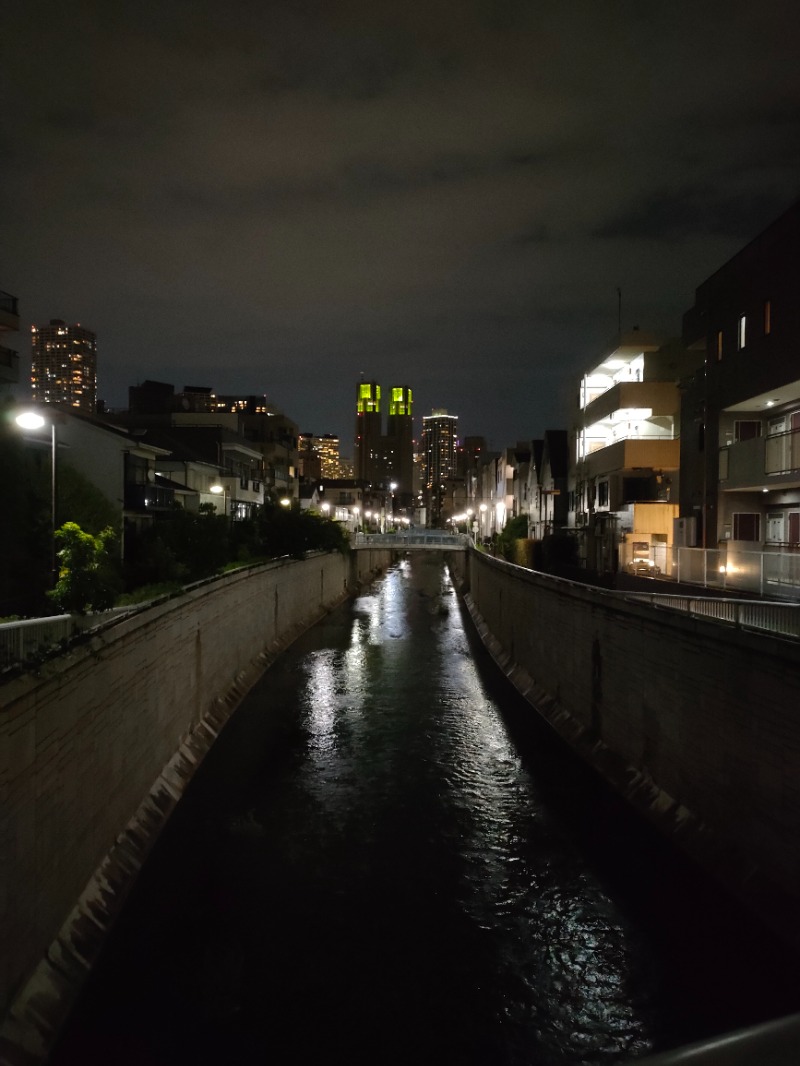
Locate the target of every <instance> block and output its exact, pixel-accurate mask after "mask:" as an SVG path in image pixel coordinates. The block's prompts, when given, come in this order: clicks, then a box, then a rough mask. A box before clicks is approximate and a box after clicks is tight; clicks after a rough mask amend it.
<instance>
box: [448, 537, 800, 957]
mask: <svg viewBox="0 0 800 1066" xmlns="http://www.w3.org/2000/svg"><path fill="white" fill-rule="evenodd" d="M456 565H457V566H460V567H462V569H461V570H460V575H459V576H460V580H461V581H462V583H463V584H464V587H465V589H467V590H468V591H467V592H466V600H467V603H468V605H469V609H470V611H471V613H472V616H473V620H474V622H475V624H476V626H477V628H478V630H479V632H480V633H481V636H482V639H483V641H484V643H485V645H486V646H487V648H488V649H489V650H490V652H491V653H492V655H493V657H494V659H495V661H496V662H497V663H498V665H499V666H500V667H501V669H502V670H503V672H504V673H505V674H506V675H507V676H508V677H509V679H510V680H511V681H512V683H513V684H514V685H515V686H516V688H517V689H518V691H520V692H521V693H522V694H523V695H524V697H525V698H526V699H527V700H528V701H529V702H530V703H531V704H532V705H533V706H534V707H535V708H536V709H537V711H538V712H539V713H540V714H541V715H542V716H543V717H544V719H545V720H546V721H547V722H549V724H550V725H551V726H552V727H553V728H554V729H555V730H556V732H557V733H558V734H559V736H561V737H562V738H563V739H564V740H566V741H567V742H568V743H569V744H570V746H571V747H572V748H573V749H574V750H575V751H576V752H578V753H579V754H580V756H581V757H582V758H583V759H585V760H586V761H587V762H588V763H589V764H590V765H592V766H594V767H595V768H596V769H597V770H598V771H599V772H600V773H601V774H602V775H603V776H604V777H605V779H606V780H608V781H609V782H610V783H611V784H612V785H613V786H614V787H615V788H616V789H617V790H618V791H619V792H620V793H621V794H622V795H623V796H624V797H625V798H626V799H627V800H628V801H629V802H630V803H632V804H633V805H634V807H636V809H637V810H639V811H640V812H641V813H642V814H643V815H644V816H646V817H647V818H648V819H650V820H651V821H653V822H654V823H655V824H656V825H658V827H659V828H660V830H661V831H662V832H664V833H665V834H667V835H668V836H669V837H670V838H671V839H673V840H675V841H676V842H677V843H678V844H679V845H680V846H681V847H682V848H684V849H685V850H686V851H687V852H688V853H689V854H690V855H692V856H693V857H694V858H695V859H696V860H697V861H699V862H700V863H702V864H703V865H705V866H706V868H707V869H709V870H710V871H711V872H712V873H713V874H714V875H715V876H717V877H719V878H720V879H721V880H722V881H723V882H724V883H725V885H726V887H727V888H728V890H729V891H731V892H734V893H735V894H737V895H739V896H740V897H741V898H742V899H744V900H746V901H747V903H748V905H750V906H752V907H753V908H754V909H755V910H756V911H757V912H758V913H759V914H760V915H761V916H762V918H763V919H764V920H765V921H767V922H769V923H770V924H771V925H772V926H773V927H774V928H775V929H776V931H777V932H778V933H779V934H780V935H781V936H783V937H786V938H788V939H791V940H792V941H793V942H794V943H796V944H800V920H798V916H797V915H798V908H797V904H798V900H799V899H800V723H798V720H797V715H796V708H797V706H798V705H800V644H798V642H797V641H791V640H787V639H782V638H781V637H778V636H772V635H769V634H764V633H758V632H750V631H747V630H745V629H741V628H738V629H737V628H733V627H732V626H726V625H724V624H722V623H720V622H717V621H714V620H710V619H706V618H699V617H690V616H688V615H682V614H680V613H678V612H672V611H664V610H661V611H659V610H657V609H655V608H654V607H653V606H651V605H650V604H646V603H641V602H638V601H636V600H634V599H626V598H625V597H624V596H623V595H620V594H615V593H608V592H604V591H603V590H599V589H595V588H591V587H587V586H582V585H578V584H575V583H574V582H570V581H564V580H560V579H558V578H554V577H551V576H549V575H546V574H541V573H537V572H534V571H530V570H525V569H523V568H521V567H517V566H513V565H511V564H509V563H506V562H504V561H503V560H499V559H494V558H491V557H489V556H487V555H485V554H484V553H481V552H477V551H472V552H471V554H470V556H469V558H468V559H467V560H460V561H459V562H458V563H457V564H456Z"/></svg>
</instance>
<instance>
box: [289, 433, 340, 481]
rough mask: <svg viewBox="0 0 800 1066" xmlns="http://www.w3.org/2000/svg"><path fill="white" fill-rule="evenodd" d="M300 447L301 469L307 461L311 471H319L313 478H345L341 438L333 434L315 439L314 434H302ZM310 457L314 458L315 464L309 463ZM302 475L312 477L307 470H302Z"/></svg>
mask: <svg viewBox="0 0 800 1066" xmlns="http://www.w3.org/2000/svg"><path fill="white" fill-rule="evenodd" d="M298 447H299V451H300V464H301V468H302V467H303V463H304V460H305V462H306V464H308V466H309V469H310V470H316V469H318V471H319V472H318V473H317V474H314V475H313V476H315V477H322V478H333V479H336V478H341V477H344V476H345V475H344V474H343V473H342V461H341V459H340V457H339V438H338V437H336V436H334V435H333V434H332V433H323V435H322V436H321V437H315V436H314V435H313V434H312V433H301V434H300V436H299V437H298ZM310 456H313V458H314V463H309V457H310ZM301 474H302V475H303V476H304V477H309V476H312V475H310V474H308V473H307V472H306V470H305V469H301Z"/></svg>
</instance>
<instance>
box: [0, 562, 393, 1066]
mask: <svg viewBox="0 0 800 1066" xmlns="http://www.w3.org/2000/svg"><path fill="white" fill-rule="evenodd" d="M390 561H391V553H390V552H389V551H386V550H382V551H381V550H376V551H359V552H352V553H350V555H349V556H347V557H346V556H343V555H341V554H339V553H334V554H315V555H311V556H309V557H308V558H307V559H305V560H302V561H288V560H283V561H278V562H274V563H270V564H266V565H264V566H260V567H256V568H252V569H248V570H242V571H236V572H233V573H231V574H229V575H226V576H224V577H220V578H217V579H214V580H211V581H209V582H206V583H204V584H203V585H201V586H200V587H197V588H194V589H192V590H190V591H188V592H186V593H185V594H183V595H181V596H179V597H177V598H174V599H168V600H166V601H164V602H162V603H157V604H155V605H153V606H150V607H148V608H147V609H144V610H141V611H139V612H137V613H135V614H132V615H129V616H127V617H125V618H124V619H122V620H120V621H118V622H117V623H116V624H113V625H109V626H108V627H107V628H104V629H102V630H100V631H99V632H97V633H96V634H95V635H94V636H92V637H91V639H90V640H89V641H88V642H86V643H83V644H79V645H77V646H75V647H74V648H72V649H70V650H69V651H68V652H66V653H65V654H63V655H61V656H59V657H57V658H55V659H52V660H51V661H49V662H47V663H45V664H44V665H43V666H42V668H41V670H40V671H39V673H38V674H24V675H22V676H19V677H16V678H14V679H12V680H10V681H7V682H6V683H5V684H3V685H2V686H0V771H2V778H1V779H0V780H1V782H2V815H1V816H0V817H1V818H2V821H1V822H0V856H2V862H1V863H0V865H1V866H2V880H3V886H2V889H3V890H2V892H0V934H1V935H0V942H1V943H2V947H3V950H2V952H0V1005H2V1008H3V1009H2V1013H3V1014H5V1015H6V1017H5V1022H4V1024H3V1026H2V1029H1V1030H0V1061H2V1062H3V1063H5V1062H7V1061H8V1062H14V1063H17V1062H20V1063H22V1062H35V1061H40V1060H41V1059H42V1058H43V1057H44V1056H45V1055H46V1051H47V1048H48V1046H49V1043H50V1041H51V1039H52V1037H53V1034H54V1033H55V1032H56V1031H57V1029H58V1027H59V1025H60V1023H61V1020H62V1019H63V1016H64V1015H65V1013H66V1011H67V1010H68V1008H69V1005H70V1004H71V1002H72V999H73V998H74V995H75V994H76V993H77V991H78V989H79V987H80V985H81V983H82V981H83V978H84V977H85V975H86V974H87V973H88V970H89V969H90V967H91V964H92V961H93V959H94V958H95V956H96V954H97V952H98V951H99V948H100V945H101V944H102V940H103V937H104V936H105V933H106V930H107V929H108V927H109V925H110V923H111V922H112V920H113V917H114V916H115V914H116V913H117V912H118V911H119V909H120V908H121V905H122V903H123V901H124V898H125V896H126V893H127V891H128V889H129V888H130V886H131V884H132V882H133V880H134V878H135V875H136V873H137V872H138V870H139V869H140V867H141V865H142V863H143V862H144V859H145V858H146V856H147V853H148V851H149V850H150V846H151V845H152V843H153V841H154V840H155V838H156V837H157V835H158V832H159V830H160V829H161V827H162V826H163V824H164V822H165V821H166V819H167V817H168V816H169V814H170V812H171V811H172V809H173V808H174V806H175V804H176V803H177V801H178V799H179V798H180V795H181V793H182V792H183V790H184V788H185V787H186V785H187V784H188V782H189V780H190V779H191V777H192V774H193V772H194V770H195V769H196V767H197V766H198V765H199V763H200V762H201V761H202V758H203V756H204V755H205V753H206V751H207V750H208V749H209V748H210V747H211V745H212V744H213V742H214V740H215V738H216V736H217V735H218V733H219V731H220V729H221V728H222V727H223V725H224V724H225V722H226V721H227V719H228V718H229V717H230V715H231V713H232V712H233V711H234V710H235V708H236V707H237V705H238V704H239V702H240V701H241V699H242V698H243V697H244V696H245V695H246V693H247V692H248V691H249V689H250V688H251V687H252V685H253V684H254V683H255V681H256V680H257V679H258V678H259V677H260V676H261V674H262V673H263V671H264V670H265V669H266V667H267V666H268V665H269V663H270V662H271V661H272V659H273V658H274V657H275V655H276V654H277V653H278V652H280V651H281V650H282V649H283V648H285V647H286V646H287V645H288V644H290V643H291V641H292V640H293V639H294V638H295V637H296V636H298V635H299V634H300V633H301V632H303V631H304V630H305V629H306V628H307V627H308V626H310V625H312V624H313V623H314V622H316V621H317V620H318V619H319V618H321V617H322V616H323V615H324V614H326V613H327V612H328V611H329V610H331V609H332V608H333V607H334V606H335V605H336V604H338V603H340V602H341V601H342V600H343V599H344V598H345V597H346V596H347V595H348V593H349V592H351V591H355V590H356V589H357V588H358V586H359V585H360V584H361V583H363V582H364V581H366V580H369V579H370V578H371V577H374V576H375V575H376V574H377V573H379V572H380V571H381V570H383V569H385V568H386V566H388V565H389V563H390Z"/></svg>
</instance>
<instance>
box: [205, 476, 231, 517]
mask: <svg viewBox="0 0 800 1066" xmlns="http://www.w3.org/2000/svg"><path fill="white" fill-rule="evenodd" d="M208 491H209V492H213V493H214V495H215V496H219V495H222V513H223V515H224V516H225V517H226V518H227V517H228V490H227V489H226V487H225V486H224V485H220V484H219V482H217V484H216V485H209V487H208ZM215 509H216V505H215Z"/></svg>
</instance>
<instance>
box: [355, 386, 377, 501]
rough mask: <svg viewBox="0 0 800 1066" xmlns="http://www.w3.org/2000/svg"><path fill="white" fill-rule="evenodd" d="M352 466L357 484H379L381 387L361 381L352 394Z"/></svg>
mask: <svg viewBox="0 0 800 1066" xmlns="http://www.w3.org/2000/svg"><path fill="white" fill-rule="evenodd" d="M353 461H354V467H355V471H354V472H355V476H356V480H357V481H368V482H370V483H372V484H376V485H377V484H379V483H381V482H382V481H383V463H382V441H381V387H380V385H378V384H377V382H375V381H361V382H359V384H358V390H357V393H356V439H355V450H354V460H353Z"/></svg>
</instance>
